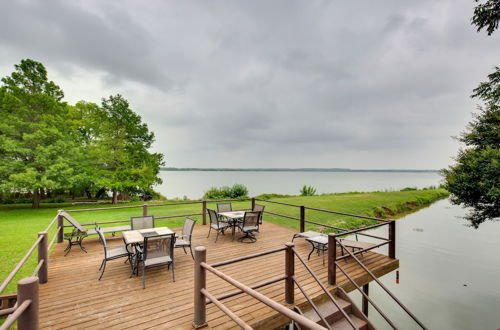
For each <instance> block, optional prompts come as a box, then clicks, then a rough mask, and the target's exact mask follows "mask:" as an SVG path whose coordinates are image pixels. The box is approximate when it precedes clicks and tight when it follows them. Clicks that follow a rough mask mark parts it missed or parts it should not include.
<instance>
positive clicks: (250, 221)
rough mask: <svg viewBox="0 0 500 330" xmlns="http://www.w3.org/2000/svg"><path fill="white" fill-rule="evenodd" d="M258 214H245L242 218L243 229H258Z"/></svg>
mask: <svg viewBox="0 0 500 330" xmlns="http://www.w3.org/2000/svg"><path fill="white" fill-rule="evenodd" d="M259 219H260V212H253V211H251V212H245V216H244V217H243V228H245V227H259Z"/></svg>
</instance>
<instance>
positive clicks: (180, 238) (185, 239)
mask: <svg viewBox="0 0 500 330" xmlns="http://www.w3.org/2000/svg"><path fill="white" fill-rule="evenodd" d="M195 224H196V220H193V219H191V218H186V220H185V221H184V226H183V227H182V232H181V234H180V235H177V236H176V238H175V245H174V247H175V248H182V249H183V250H184V253H186V254H187V252H186V247H189V251H190V252H191V257H192V258H193V260H194V256H193V249H192V248H191V239H192V237H193V229H194V225H195Z"/></svg>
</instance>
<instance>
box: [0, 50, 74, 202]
mask: <svg viewBox="0 0 500 330" xmlns="http://www.w3.org/2000/svg"><path fill="white" fill-rule="evenodd" d="M2 83H3V84H2V86H1V87H0V118H1V119H0V190H4V191H17V192H19V191H30V192H31V193H32V194H33V207H34V208H38V207H39V203H40V197H41V194H42V193H43V192H44V191H45V190H47V189H59V188H64V187H66V186H68V184H69V180H70V178H71V176H72V174H73V170H72V167H71V161H70V159H71V153H72V151H74V148H75V144H74V140H73V139H72V138H71V133H70V131H71V128H70V127H68V126H67V125H66V123H67V116H68V107H67V105H66V103H64V102H63V101H62V99H63V97H64V93H63V91H62V90H61V89H60V88H59V86H57V85H56V84H55V83H54V82H52V81H49V80H48V77H47V70H46V69H45V67H44V66H43V65H42V63H39V62H36V61H34V60H31V59H25V60H22V61H21V63H20V64H17V65H15V71H14V72H13V73H12V74H11V75H10V76H7V77H5V78H3V79H2Z"/></svg>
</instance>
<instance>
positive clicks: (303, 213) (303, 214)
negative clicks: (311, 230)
mask: <svg viewBox="0 0 500 330" xmlns="http://www.w3.org/2000/svg"><path fill="white" fill-rule="evenodd" d="M305 218H306V208H305V207H304V205H301V206H300V232H301V233H303V232H304V231H306V229H305V227H306V224H305V222H304V220H305Z"/></svg>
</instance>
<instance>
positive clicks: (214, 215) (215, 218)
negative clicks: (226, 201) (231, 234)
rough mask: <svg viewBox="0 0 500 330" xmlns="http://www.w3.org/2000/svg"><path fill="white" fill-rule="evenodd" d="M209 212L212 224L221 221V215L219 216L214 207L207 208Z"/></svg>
mask: <svg viewBox="0 0 500 330" xmlns="http://www.w3.org/2000/svg"><path fill="white" fill-rule="evenodd" d="M207 212H208V217H209V218H210V224H218V223H219V217H218V216H217V212H215V210H212V209H207Z"/></svg>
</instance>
